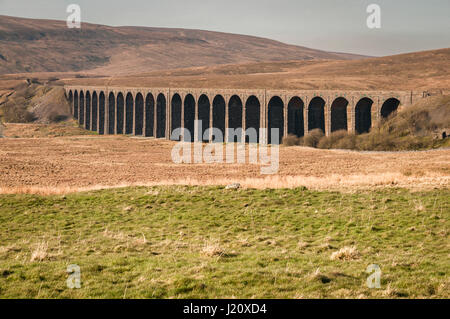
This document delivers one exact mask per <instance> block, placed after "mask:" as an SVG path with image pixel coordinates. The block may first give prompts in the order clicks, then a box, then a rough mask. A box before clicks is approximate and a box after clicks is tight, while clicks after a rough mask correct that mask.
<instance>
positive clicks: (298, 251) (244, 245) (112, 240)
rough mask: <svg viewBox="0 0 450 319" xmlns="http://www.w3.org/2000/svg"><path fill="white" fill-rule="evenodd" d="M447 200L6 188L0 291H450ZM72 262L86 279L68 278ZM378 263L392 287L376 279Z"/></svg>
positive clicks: (313, 294) (393, 193)
mask: <svg viewBox="0 0 450 319" xmlns="http://www.w3.org/2000/svg"><path fill="white" fill-rule="evenodd" d="M449 198H450V190H434V191H428V192H415V193H411V192H409V191H407V190H402V189H391V190H380V191H376V190H373V191H363V192H360V193H354V194H348V193H339V192H317V191H308V190H305V189H278V190H251V189H240V190H225V189H224V188H220V187H151V188H150V187H137V188H121V189H110V190H102V191H93V192H86V193H77V194H70V195H65V196H37V195H0V228H1V229H0V239H1V242H0V297H1V298H13V297H19V298H25V297H26V298H228V297H237V298H323V297H326V298H339V297H344V298H347V297H355V298H377V297H379V298H401V297H406V298H417V297H423V298H437V297H440V298H449V291H450V289H449V288H450V279H449V268H450V262H449V260H450V259H449V254H450V246H449V245H450V243H449V233H448V231H449V220H448V218H449V214H450V203H449ZM343 248H344V249H343ZM341 249H343V250H341ZM69 264H77V265H79V266H80V269H81V286H82V287H81V288H80V289H69V288H67V286H66V280H67V278H68V274H67V272H66V269H67V266H68V265H69ZM370 264H377V265H379V266H380V268H381V271H382V274H381V288H380V289H369V288H368V287H367V286H366V279H367V277H368V276H369V274H367V273H366V268H367V266H368V265H370Z"/></svg>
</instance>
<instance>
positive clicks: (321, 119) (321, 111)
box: [308, 96, 325, 133]
mask: <svg viewBox="0 0 450 319" xmlns="http://www.w3.org/2000/svg"><path fill="white" fill-rule="evenodd" d="M316 128H318V129H321V130H322V132H324V133H325V101H324V99H322V98H321V97H319V96H316V97H315V98H313V99H312V100H311V102H310V103H309V107H308V131H309V132H310V131H311V130H313V129H316Z"/></svg>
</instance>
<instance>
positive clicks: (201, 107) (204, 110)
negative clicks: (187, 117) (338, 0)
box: [197, 94, 211, 142]
mask: <svg viewBox="0 0 450 319" xmlns="http://www.w3.org/2000/svg"><path fill="white" fill-rule="evenodd" d="M210 107H211V104H210V103H209V98H208V97H207V96H206V95H205V94H202V95H200V98H199V99H198V120H199V121H202V122H201V123H202V131H201V132H198V134H199V137H198V139H197V141H203V142H208V141H209V137H208V136H206V137H205V136H204V134H205V132H206V130H207V129H208V128H209V111H210Z"/></svg>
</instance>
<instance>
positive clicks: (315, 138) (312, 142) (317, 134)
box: [303, 128, 324, 147]
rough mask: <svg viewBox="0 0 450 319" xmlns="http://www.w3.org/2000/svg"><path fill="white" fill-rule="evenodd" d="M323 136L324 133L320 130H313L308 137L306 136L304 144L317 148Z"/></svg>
mask: <svg viewBox="0 0 450 319" xmlns="http://www.w3.org/2000/svg"><path fill="white" fill-rule="evenodd" d="M323 136H324V135H323V131H322V130H321V129H320V128H316V129H313V130H311V131H310V132H309V133H308V135H305V137H304V138H303V144H304V145H305V146H309V147H317V144H319V141H320V139H321V138H322V137H323Z"/></svg>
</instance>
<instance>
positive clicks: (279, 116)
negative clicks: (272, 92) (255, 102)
mask: <svg viewBox="0 0 450 319" xmlns="http://www.w3.org/2000/svg"><path fill="white" fill-rule="evenodd" d="M268 109H269V113H268V122H269V125H268V129H269V132H268V137H269V138H268V143H269V144H280V143H281V141H282V140H283V134H284V103H283V100H282V99H281V98H280V97H279V96H274V97H272V98H271V99H270V101H269V106H268ZM274 128H277V129H278V139H276V138H275V136H272V129H274Z"/></svg>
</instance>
